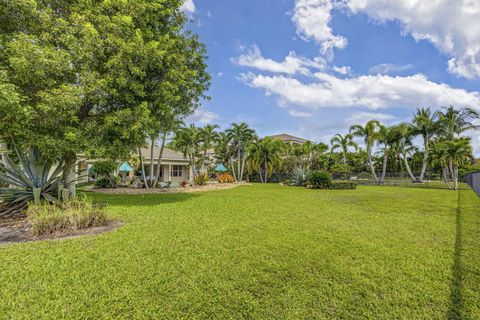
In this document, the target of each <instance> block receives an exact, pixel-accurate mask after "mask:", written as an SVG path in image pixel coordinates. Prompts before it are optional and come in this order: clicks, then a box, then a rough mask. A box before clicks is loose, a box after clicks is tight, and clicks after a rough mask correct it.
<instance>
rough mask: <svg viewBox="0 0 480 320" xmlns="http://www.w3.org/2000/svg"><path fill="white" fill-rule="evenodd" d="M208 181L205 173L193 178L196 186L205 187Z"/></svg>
mask: <svg viewBox="0 0 480 320" xmlns="http://www.w3.org/2000/svg"><path fill="white" fill-rule="evenodd" d="M208 180H209V177H208V173H206V172H200V173H199V174H197V175H196V176H194V177H193V182H194V183H195V184H196V185H197V186H204V185H206V184H207V182H208Z"/></svg>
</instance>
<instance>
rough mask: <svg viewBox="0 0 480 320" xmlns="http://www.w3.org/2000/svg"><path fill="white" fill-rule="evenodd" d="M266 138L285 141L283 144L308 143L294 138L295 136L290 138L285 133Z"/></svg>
mask: <svg viewBox="0 0 480 320" xmlns="http://www.w3.org/2000/svg"><path fill="white" fill-rule="evenodd" d="M268 137H269V138H272V139H278V140H282V141H285V142H288V141H293V142H297V143H305V142H307V141H308V140H306V139H302V138H299V137H295V136H292V135H290V134H286V133H282V134H276V135H273V136H268Z"/></svg>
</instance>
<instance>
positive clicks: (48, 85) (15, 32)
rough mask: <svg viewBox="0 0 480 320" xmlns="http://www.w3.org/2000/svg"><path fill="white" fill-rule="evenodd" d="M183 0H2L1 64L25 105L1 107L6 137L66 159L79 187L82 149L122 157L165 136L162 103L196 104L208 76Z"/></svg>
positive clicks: (68, 175) (184, 107) (187, 108)
mask: <svg viewBox="0 0 480 320" xmlns="http://www.w3.org/2000/svg"><path fill="white" fill-rule="evenodd" d="M182 3H183V1H181V0H171V1H161V0H148V1H147V0H126V1H107V0H103V1H73V0H65V1H56V0H31V1H21V0H2V1H0V29H1V30H2V31H1V37H0V39H1V40H0V41H1V46H2V51H1V52H0V68H1V69H3V70H4V72H5V80H4V82H6V83H8V84H11V85H12V86H13V88H14V89H15V91H16V92H17V93H18V95H19V97H21V101H20V103H21V106H22V107H21V108H12V104H1V105H0V108H1V109H0V114H9V115H10V116H11V117H12V119H13V122H14V123H10V124H8V125H7V124H4V123H3V122H2V124H0V126H1V127H0V131H2V136H3V139H4V140H6V141H7V142H9V143H13V142H15V143H17V144H26V145H28V144H36V145H38V147H39V148H40V149H41V150H42V151H43V153H44V154H46V155H47V156H49V157H51V158H58V159H60V158H63V160H64V161H65V163H66V164H67V165H66V170H65V172H64V180H65V183H66V184H67V186H68V187H69V188H70V190H71V193H74V192H75V183H74V178H75V174H74V172H75V171H74V170H75V164H76V161H77V154H78V153H80V152H87V153H90V154H94V155H96V156H103V157H105V156H110V157H115V158H119V157H126V156H127V155H130V154H131V152H132V151H133V150H134V149H135V147H137V146H138V145H141V144H143V143H144V142H145V141H146V140H147V139H148V138H150V139H152V138H155V137H158V136H159V135H160V134H161V132H162V130H164V129H162V126H161V123H160V121H158V120H159V118H160V117H162V116H163V115H164V114H165V112H164V111H165V110H167V111H168V110H174V111H173V113H174V114H183V115H185V116H186V115H188V114H190V113H191V112H193V110H194V109H195V108H196V107H197V106H198V104H199V103H200V101H201V99H202V98H204V94H203V93H204V92H205V90H206V89H207V88H208V85H209V75H208V74H207V72H206V71H205V70H206V64H205V48H204V46H203V45H202V44H201V43H199V41H198V39H197V37H196V36H194V35H192V34H190V33H189V32H187V31H185V28H184V26H185V21H186V18H185V16H184V15H183V13H182V12H181V11H180V6H181V5H182ZM20 121H21V125H22V130H20V131H19V130H17V128H18V127H19V126H18V124H19V123H20ZM14 124H17V125H14Z"/></svg>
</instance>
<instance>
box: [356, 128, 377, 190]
mask: <svg viewBox="0 0 480 320" xmlns="http://www.w3.org/2000/svg"><path fill="white" fill-rule="evenodd" d="M379 127H380V122H378V121H377V120H370V121H368V122H367V123H366V124H365V126H362V125H358V124H356V125H353V126H351V127H350V133H351V134H352V135H353V136H354V137H362V138H363V141H364V142H365V147H366V149H367V150H366V151H367V161H368V165H369V166H370V170H371V171H372V175H373V178H374V179H375V182H377V183H378V182H379V181H378V177H377V174H376V173H375V167H374V165H373V161H372V148H373V146H374V145H375V142H376V140H377V138H378V129H379Z"/></svg>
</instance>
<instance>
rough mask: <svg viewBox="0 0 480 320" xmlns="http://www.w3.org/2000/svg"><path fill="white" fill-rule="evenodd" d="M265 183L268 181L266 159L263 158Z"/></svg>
mask: <svg viewBox="0 0 480 320" xmlns="http://www.w3.org/2000/svg"><path fill="white" fill-rule="evenodd" d="M265 183H268V168H267V159H266V158H265Z"/></svg>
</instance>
